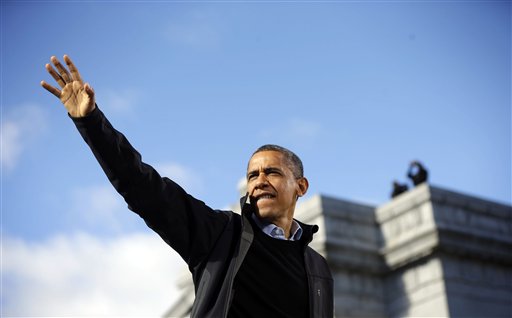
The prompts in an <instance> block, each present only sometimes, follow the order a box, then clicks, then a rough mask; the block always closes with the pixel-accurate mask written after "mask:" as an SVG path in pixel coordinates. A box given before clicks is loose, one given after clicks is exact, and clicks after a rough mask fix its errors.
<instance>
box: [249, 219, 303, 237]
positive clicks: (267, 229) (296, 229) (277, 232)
mask: <svg viewBox="0 0 512 318" xmlns="http://www.w3.org/2000/svg"><path fill="white" fill-rule="evenodd" d="M252 219H253V220H254V222H255V223H256V225H257V226H258V227H259V228H260V229H261V230H262V231H263V233H265V234H267V235H268V236H270V237H272V238H275V239H279V240H287V239H286V236H285V235H284V230H283V229H282V228H281V227H279V226H277V225H275V224H274V223H270V222H265V221H263V220H260V219H259V218H258V217H257V216H256V215H255V214H252ZM290 233H291V235H290V238H289V239H288V241H298V240H300V238H301V237H302V227H301V226H300V224H299V223H298V222H297V221H295V220H292V227H291V228H290Z"/></svg>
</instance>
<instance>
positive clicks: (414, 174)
mask: <svg viewBox="0 0 512 318" xmlns="http://www.w3.org/2000/svg"><path fill="white" fill-rule="evenodd" d="M407 177H409V179H411V180H412V183H413V184H414V186H417V185H419V184H421V183H423V182H426V181H427V179H428V171H427V169H425V167H424V166H423V165H422V164H421V163H420V162H419V161H416V160H415V161H412V162H411V164H410V165H409V170H408V171H407Z"/></svg>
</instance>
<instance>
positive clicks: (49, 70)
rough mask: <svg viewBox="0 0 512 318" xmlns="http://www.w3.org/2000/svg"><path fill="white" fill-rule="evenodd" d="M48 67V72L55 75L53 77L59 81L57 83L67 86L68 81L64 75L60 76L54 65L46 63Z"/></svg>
mask: <svg viewBox="0 0 512 318" xmlns="http://www.w3.org/2000/svg"><path fill="white" fill-rule="evenodd" d="M45 67H46V70H47V71H48V73H50V75H51V76H52V77H53V79H54V80H55V81H57V83H58V84H59V86H60V87H64V86H66V82H65V81H64V79H63V78H62V76H60V74H59V73H57V72H56V71H55V70H54V69H53V67H52V66H51V64H49V63H48V64H46V65H45Z"/></svg>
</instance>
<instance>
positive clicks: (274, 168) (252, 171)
mask: <svg viewBox="0 0 512 318" xmlns="http://www.w3.org/2000/svg"><path fill="white" fill-rule="evenodd" d="M263 172H265V173H269V172H281V173H282V172H283V170H282V169H281V168H278V167H267V168H264V169H263ZM259 173H260V169H254V170H251V171H248V172H247V176H248V177H249V176H252V175H255V174H259Z"/></svg>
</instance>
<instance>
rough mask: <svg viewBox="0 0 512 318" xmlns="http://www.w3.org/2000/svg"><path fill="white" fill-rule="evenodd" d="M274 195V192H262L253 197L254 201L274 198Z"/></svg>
mask: <svg viewBox="0 0 512 318" xmlns="http://www.w3.org/2000/svg"><path fill="white" fill-rule="evenodd" d="M275 197H276V196H275V195H274V194H271V193H262V194H259V195H257V196H255V197H254V203H256V202H258V201H260V200H272V199H274V198H275Z"/></svg>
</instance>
